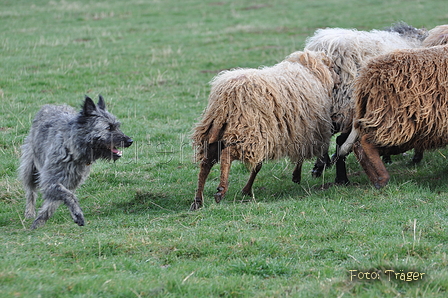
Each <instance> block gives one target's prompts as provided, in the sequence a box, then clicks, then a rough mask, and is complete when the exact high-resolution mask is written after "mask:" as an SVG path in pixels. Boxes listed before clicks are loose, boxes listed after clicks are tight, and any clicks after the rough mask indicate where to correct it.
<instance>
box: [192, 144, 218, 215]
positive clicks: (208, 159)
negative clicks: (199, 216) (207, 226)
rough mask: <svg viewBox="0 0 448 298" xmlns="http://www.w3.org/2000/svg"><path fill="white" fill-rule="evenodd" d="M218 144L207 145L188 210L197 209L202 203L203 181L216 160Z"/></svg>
mask: <svg viewBox="0 0 448 298" xmlns="http://www.w3.org/2000/svg"><path fill="white" fill-rule="evenodd" d="M219 145H220V144H219V143H213V144H211V145H209V146H208V147H207V152H206V154H205V157H204V159H203V160H202V161H201V169H200V171H199V175H198V188H197V189H196V195H195V198H194V201H193V203H192V204H191V207H190V211H194V210H198V209H199V208H201V207H202V205H203V202H204V195H203V193H204V186H205V181H206V180H207V177H208V174H210V170H211V169H212V167H213V165H214V164H216V163H217V162H218V155H219Z"/></svg>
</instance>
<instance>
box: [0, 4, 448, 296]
mask: <svg viewBox="0 0 448 298" xmlns="http://www.w3.org/2000/svg"><path fill="white" fill-rule="evenodd" d="M361 3H362V4H361ZM1 6H2V7H1V9H0V65H1V71H0V106H1V110H0V173H1V180H0V243H1V249H0V296H1V297H446V295H448V293H447V292H448V269H447V268H448V267H447V266H448V255H447V253H448V211H447V208H446V205H447V202H448V186H447V181H448V167H447V164H448V161H447V156H448V150H446V149H444V150H437V151H434V152H428V153H426V154H425V157H424V159H423V161H422V163H421V164H419V165H418V166H413V165H410V163H409V160H410V154H412V153H409V156H394V157H393V160H394V163H393V164H392V165H388V169H389V170H390V174H391V177H392V179H391V181H390V183H389V185H388V186H387V187H385V188H384V189H382V190H376V189H374V188H373V187H372V185H371V184H370V182H369V181H368V179H367V177H366V175H365V174H364V172H363V171H362V169H361V167H360V166H359V165H358V163H357V161H356V159H355V158H354V157H353V156H352V155H351V156H350V157H349V158H348V169H349V178H350V180H351V182H352V184H351V185H350V186H346V187H342V186H337V187H332V188H329V189H327V190H320V189H319V186H320V185H321V184H324V183H327V182H332V181H333V180H334V176H335V173H334V169H330V170H327V171H326V173H325V175H324V177H321V178H319V179H315V178H312V177H311V174H310V171H311V168H312V165H313V161H308V162H306V163H305V165H304V168H303V178H302V183H301V184H300V185H296V184H294V183H292V182H291V174H292V170H293V165H292V164H291V163H290V162H289V161H288V160H280V161H275V162H274V161H273V162H270V163H267V164H266V165H265V166H264V167H263V169H262V171H261V172H260V174H259V176H258V177H257V180H256V181H255V185H254V197H253V198H248V197H242V196H241V195H240V193H239V191H240V189H241V188H242V187H243V186H244V184H245V182H246V179H247V178H248V175H249V173H248V171H247V170H246V169H245V167H244V166H243V165H242V164H241V163H238V162H235V163H234V164H233V166H232V171H231V177H230V190H229V192H228V194H227V196H226V198H225V200H224V201H223V202H221V203H220V204H219V205H218V204H216V203H215V202H214V200H213V193H214V191H215V188H216V186H217V184H218V178H219V166H215V167H214V168H213V170H212V173H211V174H210V176H209V179H208V182H207V185H206V190H205V207H204V208H203V209H201V210H199V211H197V212H190V211H188V209H189V206H190V204H191V202H192V200H193V198H194V191H195V188H196V183H197V174H198V165H197V164H195V163H194V162H193V159H192V156H193V151H192V148H191V144H190V140H189V136H190V134H191V132H192V128H193V127H194V124H195V122H197V121H198V118H199V117H200V115H201V113H202V110H203V109H204V107H205V106H206V103H207V96H208V92H209V85H208V82H209V81H210V80H211V79H212V78H213V77H214V76H215V75H216V74H217V73H218V72H219V71H220V70H223V69H230V68H234V67H259V66H261V65H273V64H275V63H277V62H279V61H281V60H283V58H284V57H285V56H286V55H288V54H289V53H291V52H293V51H296V50H300V49H303V46H304V42H305V39H306V37H307V36H310V35H312V34H313V32H314V31H315V30H316V29H317V28H323V27H343V28H358V29H360V30H370V29H374V28H379V29H381V28H383V27H386V26H389V25H391V24H392V23H394V22H397V21H405V22H407V23H408V24H411V25H413V26H415V27H425V28H428V29H431V28H433V27H435V26H437V25H441V24H447V23H448V9H447V8H448V4H447V3H446V0H432V1H429V0H427V1H424V0H422V1H414V0H411V1H404V0H403V1H398V0H397V1H375V0H369V1H362V2H359V1H354V0H324V1H314V0H304V1H295V0H283V1H280V0H271V1H253V0H250V1H249V0H240V1H219V2H218V1H216V0H212V1H195V0H187V1H174V0H166V1H158V0H153V1H144V0H143V1H141V0H139V1H137V0H129V1H116V0H110V1H87V0H78V1H70V0H68V1H65V0H62V1H59V0H56V1H48V0H47V1H41V0H37V1H26V0H14V1H13V0H5V1H2V4H1ZM85 94H87V95H89V96H91V97H95V98H96V97H97V95H98V94H102V95H103V96H104V98H105V99H106V102H107V105H108V109H109V110H110V111H111V112H112V113H114V114H115V115H116V116H117V117H118V118H119V119H120V120H121V122H122V130H123V131H124V132H125V133H126V134H128V135H130V136H132V137H133V139H134V141H135V143H134V144H133V146H132V147H130V148H127V149H125V150H124V156H123V158H121V159H120V160H119V161H117V162H116V163H107V162H98V163H96V164H95V165H94V166H93V170H92V172H91V175H90V177H89V178H88V179H87V181H86V183H85V184H84V185H83V186H82V187H80V188H79V189H78V191H77V195H78V197H79V198H80V201H81V207H82V208H83V211H84V215H85V218H86V221H87V223H86V226H84V227H79V226H77V225H76V224H75V223H73V221H72V220H71V217H70V214H69V212H68V210H67V208H66V207H65V206H64V205H61V206H60V207H59V208H58V210H57V212H56V214H55V215H54V217H52V218H51V219H50V220H49V221H48V222H47V224H46V225H45V226H44V227H41V228H39V229H37V230H34V231H31V230H29V226H30V225H31V223H32V220H29V219H27V220H25V219H24V216H23V212H24V210H25V200H24V191H23V189H22V187H21V185H20V182H19V181H18V180H17V175H16V173H17V167H18V164H19V156H20V146H21V144H22V142H23V140H24V138H25V136H26V135H27V133H28V130H29V128H30V126H31V121H32V119H33V117H34V115H35V113H36V112H37V111H38V110H39V109H40V107H41V106H42V105H43V104H46V103H53V104H63V103H66V104H69V105H72V106H75V107H80V105H81V103H82V101H83V97H84V95H85ZM40 203H41V200H39V204H40ZM355 270H356V271H355ZM387 270H393V271H394V272H392V271H387ZM379 271H381V272H382V273H380V274H379V275H378V272H379ZM386 271H387V272H388V273H387V274H386ZM409 272H412V273H409ZM415 272H417V275H415V276H417V277H419V278H415V279H418V280H417V281H415V280H413V279H414V275H413V274H414V273H415ZM407 273H409V274H408V275H407ZM352 275H355V277H353V276H352ZM358 276H359V277H363V279H362V280H360V279H359V278H358ZM378 276H379V277H380V279H379V280H378V279H372V278H374V277H378ZM368 277H370V278H371V279H370V280H367V278H368ZM403 279H404V280H403ZM410 279H412V281H411V280H410Z"/></svg>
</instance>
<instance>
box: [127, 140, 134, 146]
mask: <svg viewBox="0 0 448 298" xmlns="http://www.w3.org/2000/svg"><path fill="white" fill-rule="evenodd" d="M132 143H134V140H133V139H131V138H129V139H127V140H126V147H129V146H131V145H132Z"/></svg>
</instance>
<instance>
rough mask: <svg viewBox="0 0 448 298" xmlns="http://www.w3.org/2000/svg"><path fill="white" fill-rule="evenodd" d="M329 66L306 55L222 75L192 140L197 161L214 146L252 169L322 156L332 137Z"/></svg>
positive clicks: (215, 81) (320, 58)
mask: <svg viewBox="0 0 448 298" xmlns="http://www.w3.org/2000/svg"><path fill="white" fill-rule="evenodd" d="M329 64H330V61H329V59H328V58H327V57H326V56H325V55H323V54H322V53H312V52H308V51H307V52H296V53H293V54H292V55H290V56H289V57H288V58H287V59H286V60H285V61H283V62H281V63H279V64H277V65H275V66H273V67H265V68H261V69H234V70H231V71H224V72H222V73H220V74H219V75H218V76H217V77H215V78H214V79H213V80H212V82H211V86H212V87H211V92H210V96H209V102H208V106H207V108H206V109H205V111H204V113H203V116H202V120H201V121H200V123H199V124H198V125H197V126H196V128H195V130H194V133H193V136H192V139H193V143H194V146H196V148H197V151H196V153H197V154H196V158H197V160H202V159H203V158H204V153H205V150H207V146H208V144H211V143H215V142H218V141H219V142H222V146H223V147H232V151H231V152H232V153H231V155H233V156H234V157H235V159H238V160H241V161H243V162H245V163H246V164H248V165H249V167H250V168H251V169H253V168H254V167H255V166H256V165H257V164H259V163H261V162H262V161H263V160H266V159H278V158H281V157H285V156H289V157H290V159H291V160H292V161H293V162H296V161H299V160H300V161H301V160H303V159H309V158H311V157H313V156H319V155H320V154H322V151H323V150H327V148H328V144H329V140H330V137H331V121H330V114H329V111H330V101H329V97H330V95H331V91H332V89H333V87H334V78H335V77H334V73H332V72H331V71H330V68H329V67H328V65H329Z"/></svg>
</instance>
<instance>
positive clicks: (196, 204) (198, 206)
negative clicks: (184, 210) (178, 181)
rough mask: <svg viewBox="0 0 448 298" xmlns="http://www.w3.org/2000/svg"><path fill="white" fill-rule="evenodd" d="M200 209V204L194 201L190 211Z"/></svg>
mask: <svg viewBox="0 0 448 298" xmlns="http://www.w3.org/2000/svg"><path fill="white" fill-rule="evenodd" d="M201 207H202V203H201V202H198V201H194V202H193V203H192V204H191V206H190V211H196V210H198V209H200V208H201Z"/></svg>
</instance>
